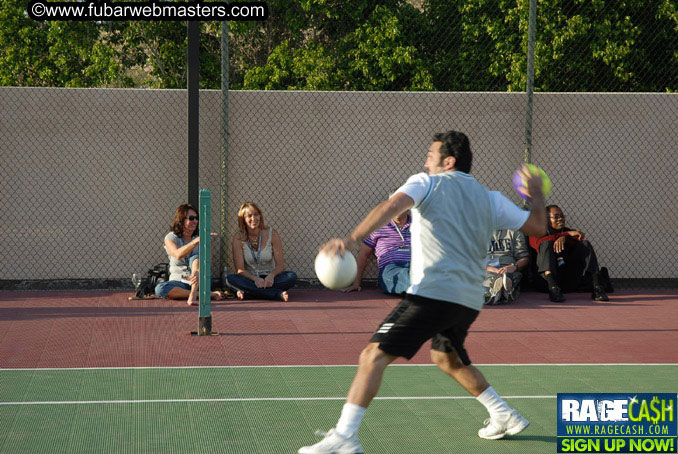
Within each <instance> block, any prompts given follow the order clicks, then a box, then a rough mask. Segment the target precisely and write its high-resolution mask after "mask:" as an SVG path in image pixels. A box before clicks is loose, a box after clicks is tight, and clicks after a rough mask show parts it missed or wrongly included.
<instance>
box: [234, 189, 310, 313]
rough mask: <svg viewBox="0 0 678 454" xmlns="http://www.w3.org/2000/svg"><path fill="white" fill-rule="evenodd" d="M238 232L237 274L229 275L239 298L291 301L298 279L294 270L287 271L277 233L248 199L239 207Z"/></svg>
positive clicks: (235, 260) (236, 238) (236, 248)
mask: <svg viewBox="0 0 678 454" xmlns="http://www.w3.org/2000/svg"><path fill="white" fill-rule="evenodd" d="M238 230H239V231H238V233H236V234H235V236H234V237H233V241H232V244H231V246H232V250H233V262H234V264H235V271H236V272H235V273H234V274H229V275H228V276H227V277H226V281H227V283H228V286H229V287H230V288H231V289H232V290H233V291H234V292H235V293H236V295H237V296H238V298H239V299H241V300H242V299H245V298H251V299H272V300H282V301H288V300H289V295H288V293H287V290H289V289H290V288H292V287H293V286H294V284H295V283H296V281H297V275H296V274H295V273H294V272H293V271H285V258H284V255H283V248H282V242H281V241H280V236H279V235H278V232H277V231H276V230H275V229H274V228H272V227H270V226H266V224H264V215H263V213H262V212H261V209H260V208H259V207H258V206H257V205H256V204H254V203H253V202H245V203H243V204H242V206H241V207H240V210H238Z"/></svg>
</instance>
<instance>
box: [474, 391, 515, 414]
mask: <svg viewBox="0 0 678 454" xmlns="http://www.w3.org/2000/svg"><path fill="white" fill-rule="evenodd" d="M476 400H477V401H478V402H480V403H481V404H483V405H484V406H485V408H487V411H488V412H489V413H490V416H495V415H502V414H503V415H505V414H506V413H510V412H511V407H509V406H508V404H507V403H506V402H504V400H503V399H502V398H501V397H499V394H497V392H496V391H495V390H494V388H493V387H491V386H490V387H488V388H487V389H486V390H485V391H483V392H482V393H481V394H480V395H479V396H478V397H476Z"/></svg>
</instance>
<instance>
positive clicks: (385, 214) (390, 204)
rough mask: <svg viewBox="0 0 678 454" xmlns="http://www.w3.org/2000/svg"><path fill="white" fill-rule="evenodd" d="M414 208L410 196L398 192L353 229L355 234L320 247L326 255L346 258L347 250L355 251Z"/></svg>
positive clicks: (334, 239) (333, 240)
mask: <svg viewBox="0 0 678 454" xmlns="http://www.w3.org/2000/svg"><path fill="white" fill-rule="evenodd" d="M413 206H414V199H412V197H410V196H409V195H407V194H405V193H402V192H398V193H396V194H395V195H394V196H393V197H391V198H390V199H388V200H385V201H383V202H381V203H380V204H379V205H377V206H376V207H374V208H373V209H372V211H370V212H369V213H368V214H367V216H365V219H363V220H362V222H361V223H360V224H358V226H357V227H356V228H355V229H353V232H351V234H350V235H349V236H347V237H346V238H344V239H341V238H333V239H331V240H330V241H328V242H327V243H325V244H324V245H322V246H321V247H320V251H321V252H324V253H325V254H341V256H342V257H343V256H344V253H345V251H346V249H349V250H350V249H355V248H356V247H358V244H360V242H362V240H364V239H365V238H366V237H367V235H369V234H370V233H372V232H374V231H375V230H377V229H378V228H379V227H381V226H383V225H385V224H386V223H387V222H388V221H389V220H391V219H393V218H395V217H398V216H399V215H400V214H402V213H404V212H405V211H407V210H409V209H410V208H412V207H413Z"/></svg>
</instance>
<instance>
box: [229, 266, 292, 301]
mask: <svg viewBox="0 0 678 454" xmlns="http://www.w3.org/2000/svg"><path fill="white" fill-rule="evenodd" d="M260 277H261V278H265V277H266V276H260ZM296 282H297V275H296V273H295V272H294V271H283V272H282V273H280V274H278V275H277V276H276V277H275V279H274V280H273V287H268V288H258V287H257V286H256V284H255V283H254V281H252V280H250V279H247V278H246V277H243V276H241V275H239V274H229V275H228V276H226V283H227V284H228V286H229V287H230V288H231V290H233V291H234V292H235V291H237V290H240V291H242V292H244V293H245V298H249V299H264V300H281V299H282V298H281V296H280V295H282V292H284V291H285V290H289V289H291V288H292V287H294V284H295V283H296Z"/></svg>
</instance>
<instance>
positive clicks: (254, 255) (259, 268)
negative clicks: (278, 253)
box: [241, 227, 275, 276]
mask: <svg viewBox="0 0 678 454" xmlns="http://www.w3.org/2000/svg"><path fill="white" fill-rule="evenodd" d="M267 236H268V238H267V241H266V244H265V245H262V244H260V245H259V250H252V249H250V243H249V241H241V243H242V252H243V257H244V258H245V268H246V269H247V271H249V272H250V273H252V274H254V275H256V276H266V275H268V274H270V273H271V271H273V269H274V268H275V259H274V258H273V246H271V238H272V237H273V227H269V228H268V235H267ZM262 237H263V232H262Z"/></svg>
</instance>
